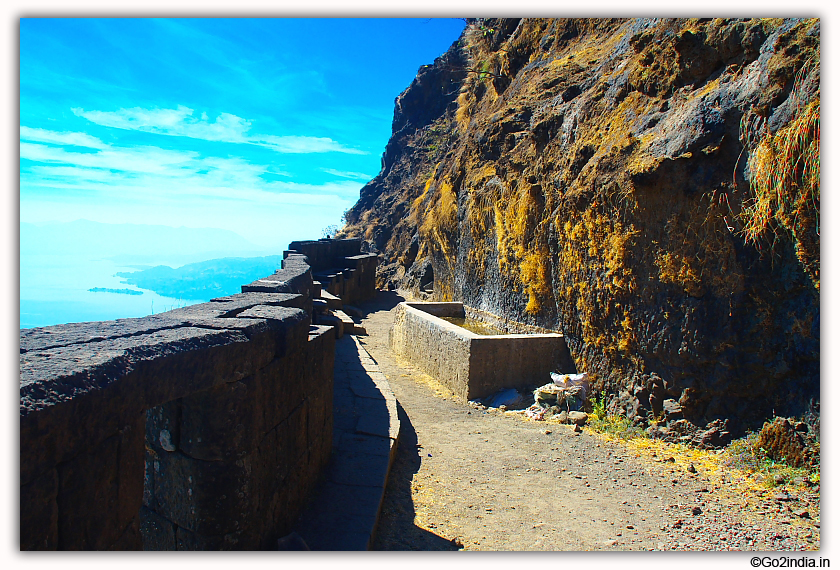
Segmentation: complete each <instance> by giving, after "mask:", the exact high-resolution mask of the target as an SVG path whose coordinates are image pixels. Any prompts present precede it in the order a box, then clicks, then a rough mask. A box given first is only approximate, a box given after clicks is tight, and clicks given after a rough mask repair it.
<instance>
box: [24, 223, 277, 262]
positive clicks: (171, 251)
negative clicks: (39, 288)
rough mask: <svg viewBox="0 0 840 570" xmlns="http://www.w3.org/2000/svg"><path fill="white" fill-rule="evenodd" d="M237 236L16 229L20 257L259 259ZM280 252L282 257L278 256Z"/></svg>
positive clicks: (145, 229)
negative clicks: (45, 255) (53, 255)
mask: <svg viewBox="0 0 840 570" xmlns="http://www.w3.org/2000/svg"><path fill="white" fill-rule="evenodd" d="M266 253H274V252H267V251H265V249H263V248H261V247H259V246H257V245H256V244H254V243H251V242H250V241H248V240H246V239H245V238H243V237H242V236H240V235H239V234H237V233H235V232H232V231H229V230H222V229H217V228H187V227H179V228H173V227H170V226H158V225H144V224H104V223H100V222H91V221H89V220H76V221H73V222H67V223H54V224H44V225H40V224H30V223H21V224H20V254H21V256H26V255H39V254H57V255H84V256H88V257H89V256H99V257H114V258H118V259H119V260H120V261H122V262H133V263H161V262H163V261H162V260H165V262H166V263H170V264H172V265H179V264H184V263H190V262H194V261H198V260H202V259H208V258H220V257H225V256H230V257H234V256H236V257H250V256H258V255H265V254H266ZM278 253H282V252H278Z"/></svg>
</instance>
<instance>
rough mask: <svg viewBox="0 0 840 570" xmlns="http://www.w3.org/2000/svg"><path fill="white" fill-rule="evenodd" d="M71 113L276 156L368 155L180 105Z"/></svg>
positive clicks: (103, 122)
mask: <svg viewBox="0 0 840 570" xmlns="http://www.w3.org/2000/svg"><path fill="white" fill-rule="evenodd" d="M72 111H73V113H74V114H76V115H77V116H79V117H83V118H85V119H87V120H88V121H90V122H92V123H95V124H97V125H101V126H104V127H111V128H115V129H125V130H134V131H142V132H146V133H153V134H159V135H167V136H178V137H189V138H193V139H201V140H206V141H213V142H226V143H235V144H253V145H257V146H261V147H264V148H268V149H271V150H274V151H276V152H280V153H290V154H302V153H324V152H341V153H346V154H368V153H367V152H365V151H362V150H359V149H355V148H350V147H346V146H344V145H342V144H341V143H339V142H336V141H334V140H333V139H331V138H328V137H309V136H275V135H250V134H248V132H249V131H250V129H251V123H250V121H247V120H245V119H243V118H241V117H237V116H236V115H232V114H230V113H220V114H219V116H218V117H216V118H215V119H214V120H212V121H211V120H210V118H209V117H208V116H207V113H201V115H198V116H196V115H195V111H193V110H192V109H190V108H189V107H185V106H184V105H178V108H177V109H142V108H139V107H133V108H131V109H120V110H118V111H85V110H84V109H80V108H78V107H76V108H73V109H72Z"/></svg>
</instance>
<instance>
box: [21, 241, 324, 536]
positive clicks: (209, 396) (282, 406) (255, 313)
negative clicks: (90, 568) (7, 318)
mask: <svg viewBox="0 0 840 570" xmlns="http://www.w3.org/2000/svg"><path fill="white" fill-rule="evenodd" d="M269 280H270V281H274V282H275V284H277V286H276V288H275V289H274V290H271V289H270V288H269V287H266V288H265V289H263V290H259V289H257V290H252V291H247V292H243V293H241V294H237V295H232V296H229V297H224V298H220V299H214V300H213V301H210V302H208V303H202V304H199V305H193V306H190V307H185V308H181V309H176V310H173V311H169V312H167V313H161V314H159V315H154V316H150V317H146V318H142V319H120V320H117V321H107V322H95V323H77V324H68V325H58V326H52V327H43V328H38V329H28V330H21V335H20V507H21V508H20V548H21V550H36V549H62V550H65V549H66V550H107V549H141V548H144V547H145V548H150V549H265V548H271V547H272V546H273V544H274V541H276V539H277V538H278V537H279V536H282V535H283V534H285V533H287V532H288V531H289V529H291V526H292V524H293V523H294V521H295V520H296V518H297V516H298V514H299V512H300V509H301V507H302V505H303V502H304V500H305V499H306V496H307V494H308V493H309V491H310V490H311V488H312V487H313V485H314V483H315V481H316V480H317V477H318V474H319V473H320V471H321V469H322V468H323V467H324V466H325V465H326V462H327V461H328V459H329V453H330V446H331V440H332V370H333V359H334V346H335V345H334V343H335V339H334V335H333V334H332V331H331V329H330V328H328V327H315V326H311V325H310V315H311V310H312V309H311V307H312V299H311V292H312V287H313V285H312V275H311V272H310V269H309V267H308V266H307V265H306V263H305V258H303V256H298V255H292V256H290V258H289V259H287V261H286V262H284V269H282V270H280V271H279V272H277V273H275V274H274V275H273V276H271V278H270V279H269ZM279 283H283V285H282V286H280V285H279ZM280 288H284V289H285V291H278V290H277V289H280Z"/></svg>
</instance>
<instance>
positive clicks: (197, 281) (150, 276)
mask: <svg viewBox="0 0 840 570" xmlns="http://www.w3.org/2000/svg"><path fill="white" fill-rule="evenodd" d="M282 262H283V256H282V255H270V256H266V257H251V258H242V257H225V258H222V259H211V260H209V261H202V262H199V263H190V264H188V265H184V266H183V267H178V268H177V269H173V268H171V267H168V266H166V265H158V266H156V267H151V268H149V269H143V270H140V271H134V272H120V273H117V276H118V277H121V278H123V282H124V283H126V284H129V285H135V286H136V287H139V288H140V289H147V290H149V291H154V292H155V293H157V294H158V295H163V296H165V297H174V298H176V299H185V300H199V301H206V300H210V299H212V298H214V297H223V296H226V295H233V294H234V293H239V292H240V291H241V286H242V285H246V284H248V283H250V282H252V281H254V280H256V279H259V278H261V277H265V276H267V275H271V274H272V273H274V271H275V270H276V269H280V267H281V264H282Z"/></svg>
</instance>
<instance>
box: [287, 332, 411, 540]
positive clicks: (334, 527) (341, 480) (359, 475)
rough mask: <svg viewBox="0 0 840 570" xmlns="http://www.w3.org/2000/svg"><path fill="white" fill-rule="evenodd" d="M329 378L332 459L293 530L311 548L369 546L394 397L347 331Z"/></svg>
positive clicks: (395, 427)
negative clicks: (331, 402)
mask: <svg viewBox="0 0 840 570" xmlns="http://www.w3.org/2000/svg"><path fill="white" fill-rule="evenodd" d="M333 381H334V389H333V398H334V400H333V410H334V425H333V451H332V457H331V458H330V463H329V465H328V466H327V469H326V473H325V475H324V476H323V477H322V479H321V481H320V482H319V484H318V487H317V488H316V489H315V491H314V492H313V498H312V499H311V501H310V503H309V504H308V505H307V507H306V508H305V509H304V512H303V515H301V518H300V520H299V521H298V524H297V527H296V529H295V532H297V534H298V535H299V536H300V538H302V539H303V541H304V542H305V543H306V547H308V548H309V549H310V550H368V549H369V548H370V545H371V540H372V538H373V534H374V531H375V529H376V524H377V521H378V519H379V511H380V507H381V504H382V498H383V495H384V493H385V484H386V482H387V480H388V473H389V470H390V468H391V464H392V462H393V460H394V457H395V453H396V449H397V438H398V437H399V431H400V423H399V419H398V418H397V400H396V398H395V397H394V393H393V392H392V391H391V387H390V385H389V384H388V380H387V379H386V378H385V375H384V374H383V373H382V371H380V369H379V366H378V365H377V364H376V362H375V361H374V360H373V359H372V358H371V357H370V355H369V354H368V353H367V351H366V350H365V349H364V347H362V345H361V344H360V343H359V341H358V340H356V338H355V337H353V336H350V335H343V336H342V337H341V338H339V339H338V340H337V341H336V345H335V369H334V373H333ZM298 546H299V547H300V546H302V545H300V544H298ZM287 548H288V549H294V546H293V545H291V546H287Z"/></svg>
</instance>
